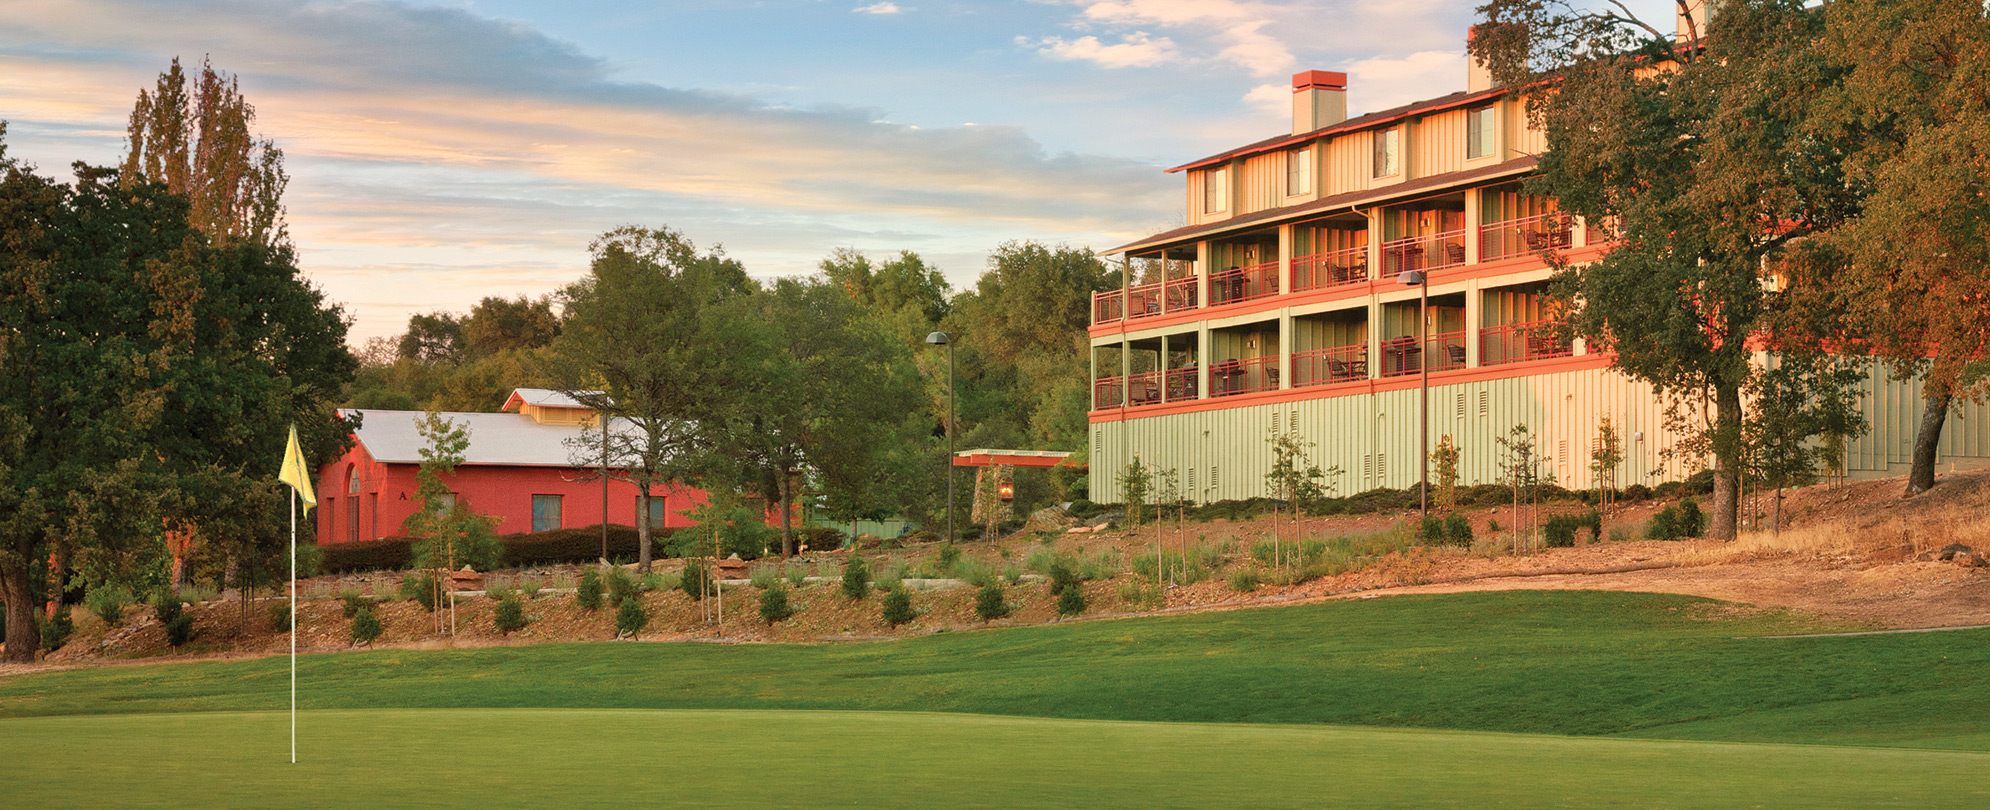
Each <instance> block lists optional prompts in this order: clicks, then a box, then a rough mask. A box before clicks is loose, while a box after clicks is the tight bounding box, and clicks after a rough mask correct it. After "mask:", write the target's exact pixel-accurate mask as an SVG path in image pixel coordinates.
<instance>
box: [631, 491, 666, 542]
mask: <svg viewBox="0 0 1990 810" xmlns="http://www.w3.org/2000/svg"><path fill="white" fill-rule="evenodd" d="M668 503H669V502H668V499H667V498H666V497H665V496H662V495H651V496H650V533H651V534H655V533H657V532H660V531H663V530H664V529H665V528H666V526H665V525H664V522H665V521H666V520H667V519H668V518H669V517H670V510H669V509H668V508H667V507H668ZM642 511H643V496H641V495H637V496H636V512H637V513H638V514H640V513H641V512H642Z"/></svg>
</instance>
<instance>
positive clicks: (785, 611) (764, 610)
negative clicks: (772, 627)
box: [760, 579, 795, 624]
mask: <svg viewBox="0 0 1990 810" xmlns="http://www.w3.org/2000/svg"><path fill="white" fill-rule="evenodd" d="M793 615H795V609H794V606H792V605H789V604H788V586H786V585H783V584H781V581H780V580H778V579H777V580H774V584H772V585H770V586H768V587H767V589H766V590H764V591H761V592H760V618H762V619H766V620H767V623H768V624H773V623H775V622H778V621H781V620H782V619H786V618H788V617H789V616H793Z"/></svg>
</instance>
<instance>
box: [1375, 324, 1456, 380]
mask: <svg viewBox="0 0 1990 810" xmlns="http://www.w3.org/2000/svg"><path fill="white" fill-rule="evenodd" d="M1419 342H1422V343H1423V345H1422V346H1418V345H1417V344H1418V343H1419ZM1425 355H1429V356H1430V358H1431V359H1430V370H1431V371H1445V370H1448V369H1454V368H1464V367H1465V333H1464V332H1462V331H1459V332H1439V333H1437V334H1434V335H1431V336H1430V337H1429V339H1428V340H1426V341H1418V340H1417V338H1416V336H1414V335H1412V336H1410V337H1400V338H1392V339H1390V340H1385V341H1382V376H1384V377H1400V376H1402V375H1404V374H1415V373H1417V372H1419V371H1422V370H1423V366H1422V363H1423V358H1424V356H1425Z"/></svg>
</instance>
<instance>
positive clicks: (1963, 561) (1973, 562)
mask: <svg viewBox="0 0 1990 810" xmlns="http://www.w3.org/2000/svg"><path fill="white" fill-rule="evenodd" d="M1949 561H1950V562H1953V563H1955V564H1956V565H1959V566H1962V567H1963V568H1980V567H1982V566H1983V558H1982V557H1979V556H1977V555H1976V552H1974V551H1958V552H1956V553H1955V556H1953V557H1950V558H1949Z"/></svg>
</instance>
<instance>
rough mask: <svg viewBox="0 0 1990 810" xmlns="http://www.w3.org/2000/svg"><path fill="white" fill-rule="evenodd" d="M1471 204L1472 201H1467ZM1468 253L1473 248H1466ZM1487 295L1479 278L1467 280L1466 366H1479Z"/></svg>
mask: <svg viewBox="0 0 1990 810" xmlns="http://www.w3.org/2000/svg"><path fill="white" fill-rule="evenodd" d="M1466 204H1467V205H1470V203H1466ZM1465 250H1466V251H1467V252H1468V253H1469V252H1470V251H1471V250H1472V248H1469V247H1468V248H1466V249H1465ZM1485 306H1486V296H1485V294H1484V293H1483V292H1482V291H1481V290H1480V289H1479V280H1478V279H1472V280H1471V281H1468V282H1465V367H1466V368H1478V367H1479V347H1480V346H1481V345H1483V344H1484V343H1485V341H1484V340H1483V339H1481V338H1480V336H1479V328H1480V326H1481V325H1483V324H1484V323H1485Z"/></svg>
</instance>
